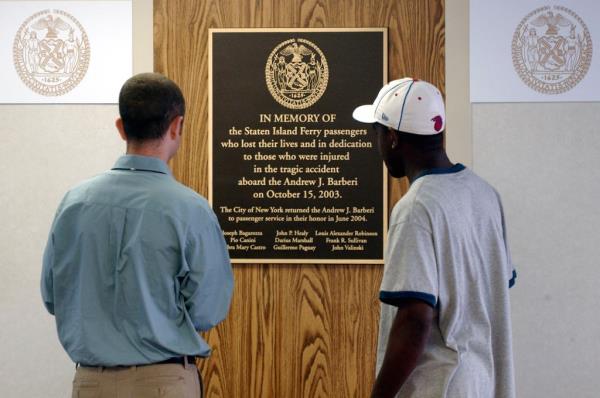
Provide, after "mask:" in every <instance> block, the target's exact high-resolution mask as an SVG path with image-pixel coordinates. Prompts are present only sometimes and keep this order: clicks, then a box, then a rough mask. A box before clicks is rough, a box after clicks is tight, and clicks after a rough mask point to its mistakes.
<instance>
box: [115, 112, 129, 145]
mask: <svg viewBox="0 0 600 398" xmlns="http://www.w3.org/2000/svg"><path fill="white" fill-rule="evenodd" d="M115 127H116V128H117V130H118V131H119V135H120V136H121V138H122V139H123V141H127V134H125V127H124V126H123V119H121V118H120V117H118V118H117V120H115Z"/></svg>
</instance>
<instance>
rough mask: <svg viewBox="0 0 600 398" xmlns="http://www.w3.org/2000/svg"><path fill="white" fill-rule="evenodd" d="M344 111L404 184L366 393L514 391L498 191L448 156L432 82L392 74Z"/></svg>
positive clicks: (508, 395) (510, 280) (456, 397)
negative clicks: (373, 374)
mask: <svg viewBox="0 0 600 398" xmlns="http://www.w3.org/2000/svg"><path fill="white" fill-rule="evenodd" d="M353 116H354V118H355V119H357V120H359V121H361V122H365V123H373V126H374V130H375V133H376V134H377V140H378V148H379V151H380V153H381V155H382V157H383V160H384V161H385V164H386V166H387V168H388V170H389V172H390V174H391V175H392V176H393V177H396V178H400V177H404V176H406V177H408V179H409V181H410V183H411V185H410V189H409V190H408V192H407V193H406V195H404V196H403V197H402V199H400V201H399V202H398V203H397V204H396V205H395V206H394V209H393V211H392V214H391V217H390V229H389V235H388V246H387V250H386V255H385V268H384V274H383V280H382V282H381V289H380V300H381V302H382V305H381V320H380V331H379V343H378V352H377V372H378V374H377V380H376V382H375V386H374V387H373V392H372V397H373V398H375V397H377V398H383V397H389V398H392V397H402V398H408V397H411V398H483V397H485V398H513V397H514V396H515V391H514V375H513V362H512V343H511V326H510V303H509V295H508V289H509V287H510V286H512V285H513V284H514V281H515V278H516V273H515V271H514V268H513V266H512V263H511V259H510V254H509V251H508V246H507V244H506V228H505V225H504V215H503V212H502V205H501V203H500V197H499V195H498V193H497V192H496V191H495V190H494V189H493V188H492V187H491V186H490V185H489V184H487V183H486V182H485V181H484V180H482V179H481V178H480V177H478V176H477V175H475V174H474V173H473V172H472V171H471V170H469V169H467V168H465V167H464V166H463V165H461V164H452V163H451V162H450V160H449V159H448V156H447V155H446V152H445V150H444V146H443V137H444V136H443V132H444V128H445V118H446V117H445V110H444V102H443V98H442V95H441V93H440V92H439V90H438V89H437V88H436V87H435V86H433V85H431V84H429V83H427V82H424V81H419V80H414V79H410V78H405V79H400V80H395V81H393V82H391V83H389V84H387V85H386V86H384V87H383V88H382V89H381V91H380V92H379V95H378V96H377V98H376V99H375V102H374V103H373V104H372V105H363V106H361V107H358V108H357V109H356V110H355V111H354V114H353Z"/></svg>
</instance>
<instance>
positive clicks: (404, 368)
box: [371, 299, 435, 398]
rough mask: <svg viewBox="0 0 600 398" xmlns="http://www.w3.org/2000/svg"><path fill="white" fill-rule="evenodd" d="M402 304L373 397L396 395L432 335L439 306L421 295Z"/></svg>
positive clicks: (381, 397)
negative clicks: (423, 299) (432, 305)
mask: <svg viewBox="0 0 600 398" xmlns="http://www.w3.org/2000/svg"><path fill="white" fill-rule="evenodd" d="M398 304H399V305H398V312H397V314H396V317H395V318H394V323H393V325H392V329H391V330H390V337H389V339H388V344H387V348H386V350H385V356H384V358H383V364H382V366H381V369H380V371H379V374H378V375H377V380H375V385H374V386H373V392H372V393H371V398H393V397H394V396H395V395H396V394H397V393H398V391H399V390H400V388H401V387H402V385H403V384H404V382H405V381H406V379H408V376H410V374H411V373H412V371H413V370H414V368H415V366H416V364H417V361H418V359H419V357H420V356H421V354H422V353H423V350H424V349H425V344H426V343H427V340H428V339H429V333H430V331H431V326H432V324H433V318H434V315H435V314H434V312H435V310H434V309H433V308H432V307H431V306H430V305H429V304H427V303H425V302H424V301H421V300H417V299H402V301H401V302H399V303H398Z"/></svg>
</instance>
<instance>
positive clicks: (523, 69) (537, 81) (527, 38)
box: [512, 6, 593, 94]
mask: <svg viewBox="0 0 600 398" xmlns="http://www.w3.org/2000/svg"><path fill="white" fill-rule="evenodd" d="M592 51H593V47H592V38H591V36H590V32H589V31H588V28H587V26H586V25H585V23H584V22H583V20H582V19H581V18H580V17H579V15H577V14H576V13H575V12H573V11H572V10H570V9H568V8H566V7H562V6H552V7H551V6H545V7H540V8H537V9H535V10H533V11H532V12H530V13H529V14H527V15H526V16H525V18H523V20H522V21H521V23H520V24H519V25H518V26H517V29H516V30H515V33H514V35H513V40H512V60H513V66H514V68H515V70H516V71H517V73H518V74H519V77H520V78H521V80H523V82H525V84H527V85H528V86H529V87H531V88H532V89H534V90H535V91H538V92H540V93H542V94H560V93H564V92H566V91H569V90H571V89H572V88H573V87H575V86H576V85H577V84H579V82H580V81H581V80H582V79H583V78H584V77H585V75H586V74H587V72H588V70H589V68H590V64H591V62H592Z"/></svg>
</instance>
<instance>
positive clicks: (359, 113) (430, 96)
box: [352, 77, 446, 135]
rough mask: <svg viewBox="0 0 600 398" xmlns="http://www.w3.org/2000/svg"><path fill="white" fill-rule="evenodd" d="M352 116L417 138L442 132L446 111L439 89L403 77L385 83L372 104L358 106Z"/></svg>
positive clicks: (421, 81) (423, 82) (420, 81)
mask: <svg viewBox="0 0 600 398" xmlns="http://www.w3.org/2000/svg"><path fill="white" fill-rule="evenodd" d="M352 117H353V118H354V119H356V120H358V121H359V122H363V123H375V122H378V123H381V124H383V125H385V126H388V127H390V128H392V129H394V130H398V131H402V132H405V133H411V134H418V135H434V134H438V133H441V132H442V131H444V128H445V127H446V112H445V110H444V99H443V97H442V94H441V93H440V90H438V89H437V87H435V86H434V85H433V84H431V83H427V82H426V81H423V80H417V79H412V78H409V77H405V78H403V79H399V80H394V81H392V82H389V83H388V84H386V85H385V86H383V88H382V89H381V90H380V91H379V94H377V98H375V102H373V104H372V105H362V106H359V107H358V108H356V109H355V110H354V112H353V113H352Z"/></svg>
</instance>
